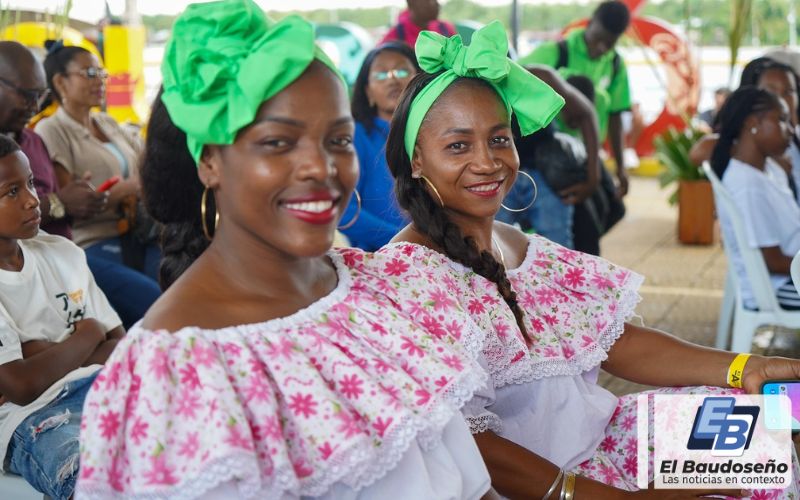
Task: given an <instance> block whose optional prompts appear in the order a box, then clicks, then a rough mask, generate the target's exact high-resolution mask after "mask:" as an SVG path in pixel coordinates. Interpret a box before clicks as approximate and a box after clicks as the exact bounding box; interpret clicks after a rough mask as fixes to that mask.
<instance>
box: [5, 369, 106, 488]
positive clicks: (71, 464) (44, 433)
mask: <svg viewBox="0 0 800 500" xmlns="http://www.w3.org/2000/svg"><path fill="white" fill-rule="evenodd" d="M96 376H97V373H94V374H93V375H90V376H88V377H85V378H82V379H79V380H74V381H72V382H70V383H68V384H67V385H66V386H64V388H63V389H62V390H61V392H60V393H59V394H58V396H57V397H56V398H55V399H54V400H53V401H51V402H50V404H48V405H47V406H45V407H44V408H42V409H41V410H39V411H37V412H35V413H33V414H31V415H29V416H28V418H26V419H25V420H23V421H22V423H21V424H19V426H18V427H17V428H16V430H15V431H14V434H13V436H11V442H10V443H9V445H8V452H7V454H6V460H7V463H8V471H9V472H12V473H14V474H19V475H20V476H22V477H23V478H25V480H26V481H28V483H29V484H30V485H31V486H33V487H34V488H35V489H36V490H37V491H40V492H42V493H44V494H45V495H47V496H49V497H51V498H54V499H67V498H69V497H70V496H72V493H73V492H74V491H75V481H76V480H77V478H78V464H79V456H80V455H79V451H80V450H79V443H78V438H79V437H80V431H81V415H82V414H83V401H84V400H85V399H86V394H87V393H88V392H89V388H90V387H91V386H92V382H94V379H95V377H96Z"/></svg>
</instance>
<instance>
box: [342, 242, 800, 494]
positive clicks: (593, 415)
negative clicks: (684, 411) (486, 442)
mask: <svg viewBox="0 0 800 500" xmlns="http://www.w3.org/2000/svg"><path fill="white" fill-rule="evenodd" d="M351 252H352V253H351V255H347V254H345V259H349V260H351V261H353V264H354V265H357V266H359V267H360V269H362V270H363V271H364V273H365V274H367V275H371V276H372V280H371V281H372V282H373V283H374V286H375V287H376V288H377V289H380V290H382V291H383V292H384V293H386V294H387V295H389V296H391V297H393V301H395V302H396V303H398V305H399V306H400V307H401V308H403V309H405V310H407V311H409V312H411V313H412V314H415V313H416V312H418V311H421V310H422V309H423V308H425V307H426V306H427V305H428V304H431V303H433V304H439V305H441V306H443V307H444V306H448V307H449V306H450V305H451V304H452V303H458V304H460V306H461V307H462V308H463V309H465V310H467V311H468V312H469V313H470V315H471V316H472V318H473V320H474V321H475V323H477V324H478V326H479V327H480V328H481V329H482V330H483V332H484V335H485V336H484V339H483V340H482V341H481V342H482V344H483V346H482V347H481V348H480V351H481V352H480V354H479V363H480V365H481V366H482V367H483V368H484V369H485V370H486V371H487V372H488V373H489V377H490V380H489V382H488V383H487V385H486V386H484V387H483V388H482V389H480V390H479V391H478V392H477V393H476V394H475V396H474V397H473V398H472V399H471V400H470V401H469V402H468V403H467V404H466V405H465V406H464V408H463V409H462V413H463V414H464V417H465V419H466V421H467V423H468V425H469V427H470V430H471V431H472V432H473V433H479V432H483V431H486V430H491V431H493V432H495V433H497V434H498V435H500V436H502V437H505V438H507V439H509V440H511V441H513V442H515V443H516V444H519V445H521V446H524V447H525V448H527V449H529V450H531V451H532V452H534V453H536V454H538V455H540V456H542V457H544V458H546V459H547V460H549V461H551V462H553V463H555V464H556V465H558V466H559V467H563V468H565V469H567V470H573V471H575V472H578V473H580V474H581V475H584V476H587V477H591V478H593V479H596V480H598V481H602V482H604V483H606V484H610V485H614V486H616V487H618V488H622V489H626V490H635V489H637V486H636V484H637V482H636V472H637V467H636V464H637V462H636V461H637V448H636V442H637V435H636V431H637V425H636V416H637V411H636V404H637V396H638V394H631V395H627V396H623V397H620V398H618V397H616V396H614V395H613V394H612V393H610V392H609V391H607V390H605V389H604V388H602V387H600V386H599V385H597V377H598V373H599V370H600V364H601V363H602V362H603V361H604V360H605V359H607V357H608V350H609V349H610V348H611V346H612V345H613V344H614V342H615V341H616V340H617V339H618V338H619V337H620V336H621V335H622V334H623V332H624V325H625V322H626V321H627V320H629V319H630V318H631V317H632V316H633V315H634V311H635V307H636V305H637V303H638V302H639V300H640V296H639V293H638V289H639V287H640V286H641V284H642V282H643V277H642V276H640V275H638V274H637V273H635V272H633V271H630V270H628V269H625V268H623V267H620V266H617V265H615V264H612V263H611V262H608V261H607V260H605V259H602V258H600V257H596V256H592V255H587V254H583V253H581V252H576V251H573V250H570V249H567V248H564V247H562V246H560V245H558V244H556V243H553V242H551V241H549V240H547V239H545V238H543V237H540V236H537V235H531V236H530V237H529V241H528V249H527V252H526V255H525V258H524V261H523V262H522V264H521V265H520V266H519V267H517V268H515V269H510V270H508V271H507V275H508V277H509V280H510V281H511V284H512V287H513V289H514V291H515V292H516V293H517V301H518V303H519V305H520V306H521V307H522V309H523V310H524V311H525V325H526V328H527V330H528V333H529V334H530V335H531V336H532V338H533V342H532V344H531V345H530V346H529V345H528V344H527V343H526V342H525V340H524V339H523V337H522V334H521V332H520V330H519V327H518V326H517V323H516V320H515V319H514V316H513V313H512V312H511V309H510V308H509V307H508V306H507V305H506V303H505V301H504V300H503V298H502V297H501V296H500V294H499V293H498V291H497V286H496V285H495V284H494V283H492V282H491V281H489V280H487V279H485V278H483V277H482V276H479V275H477V274H476V273H475V272H474V271H472V270H471V269H468V268H466V267H465V266H463V265H461V264H459V263H457V262H454V261H453V260H451V259H449V258H448V257H447V256H445V255H443V254H441V253H439V252H436V251H434V250H431V249H429V248H427V247H424V246H421V245H416V244H412V243H392V244H389V245H387V246H385V247H383V248H382V249H381V250H379V251H378V252H376V253H375V254H365V255H361V254H358V253H355V251H351ZM468 347H469V348H475V346H474V345H473V346H468ZM642 362H647V360H642ZM735 392H736V390H733V389H726V388H718V387H689V388H664V389H659V390H655V391H649V393H651V394H655V393H707V394H731V393H735ZM651 408H652V405H651ZM650 418H651V419H652V414H651V415H650ZM651 424H652V422H651ZM649 428H650V429H652V425H650V426H649ZM651 438H652V436H651ZM651 461H652V455H651ZM794 467H795V475H794V477H795V478H796V479H797V478H800V475H799V474H798V473H797V472H798V468H797V460H796V458H795V460H794ZM649 471H650V472H651V474H652V471H653V467H652V463H651V464H650V467H649ZM754 494H761V495H767V496H765V497H764V498H798V484H797V483H796V484H793V485H791V487H790V488H788V489H787V490H785V491H784V492H779V491H761V492H758V491H756V492H754Z"/></svg>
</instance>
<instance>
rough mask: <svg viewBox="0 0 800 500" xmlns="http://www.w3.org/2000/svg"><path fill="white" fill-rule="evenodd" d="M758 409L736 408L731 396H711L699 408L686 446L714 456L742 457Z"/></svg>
mask: <svg viewBox="0 0 800 500" xmlns="http://www.w3.org/2000/svg"><path fill="white" fill-rule="evenodd" d="M758 412H759V408H758V406H736V399H735V398H732V397H708V398H706V399H705V400H703V405H702V406H701V407H700V408H698V409H697V416H696V417H695V419H694V424H693V426H692V434H691V435H690V436H689V443H688V444H687V445H686V447H687V448H688V449H690V450H711V455H712V456H715V457H740V456H742V454H743V453H744V450H746V449H747V448H749V447H750V440H751V439H752V437H753V430H754V429H755V424H756V419H757V418H758Z"/></svg>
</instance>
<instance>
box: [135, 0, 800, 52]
mask: <svg viewBox="0 0 800 500" xmlns="http://www.w3.org/2000/svg"><path fill="white" fill-rule="evenodd" d="M440 1H441V3H442V19H447V20H450V21H461V20H472V21H477V22H479V23H483V24H486V23H488V22H490V21H492V20H495V19H499V20H500V21H501V22H503V23H504V24H506V27H508V23H509V18H510V12H511V11H510V9H511V7H510V3H511V0H509V1H508V4H505V5H481V4H480V3H479V1H480V0H440ZM790 1H794V2H797V0H756V1H752V0H649V1H648V2H647V3H646V4H645V5H644V7H643V8H642V10H641V15H643V16H652V17H657V18H659V19H663V20H665V21H667V22H669V23H672V24H675V25H677V26H681V27H682V28H683V29H684V30H685V31H686V32H687V33H688V34H689V35H690V38H691V39H692V41H693V42H695V43H698V44H701V45H722V46H726V45H728V44H729V35H730V33H731V26H732V24H731V22H732V21H737V23H736V24H737V26H738V27H737V36H741V38H740V41H741V44H743V45H749V44H752V43H754V42H759V41H760V43H761V44H762V45H783V44H785V43H786V41H787V40H789V25H788V23H787V21H786V18H787V16H788V14H789V2H790ZM598 3H599V1H591V2H588V3H586V2H580V3H579V2H578V1H577V0H575V1H573V2H570V3H559V4H542V3H536V2H532V1H529V2H526V3H522V4H521V6H520V12H521V20H520V29H521V30H522V31H527V32H534V33H542V32H552V31H558V30H560V29H561V28H563V27H564V26H565V25H566V24H568V23H569V22H571V21H574V20H576V19H580V18H585V17H588V16H590V15H591V13H592V11H593V10H594V8H595V7H596V6H597V4H598ZM740 3H751V4H752V5H751V10H750V14H749V15H746V16H743V15H742V14H734V12H736V11H737V7H736V4H740ZM332 4H335V2H332ZM338 4H339V5H342V4H346V2H338ZM394 12H397V9H396V8H395V9H392V8H389V7H383V8H373V9H347V8H341V9H320V10H313V11H305V12H300V11H298V12H294V13H295V14H300V15H301V16H303V17H304V18H306V19H308V20H310V21H312V22H317V23H331V22H340V21H347V22H351V23H354V24H357V25H359V26H362V27H363V28H366V29H368V30H376V29H379V28H385V27H388V26H389V25H391V24H392V23H394V21H395V19H394V17H393V13H394ZM269 14H270V16H271V17H274V18H276V19H280V18H283V17H285V16H287V15H288V14H290V13H289V12H270V13H269ZM734 16H735V17H734ZM142 20H143V22H144V24H145V26H146V27H147V28H148V29H149V30H151V31H159V30H164V29H169V28H170V27H171V26H172V23H173V21H174V20H175V16H163V15H160V16H143V17H142ZM741 21H744V22H741ZM754 34H755V35H756V36H755V37H754ZM753 38H755V40H753Z"/></svg>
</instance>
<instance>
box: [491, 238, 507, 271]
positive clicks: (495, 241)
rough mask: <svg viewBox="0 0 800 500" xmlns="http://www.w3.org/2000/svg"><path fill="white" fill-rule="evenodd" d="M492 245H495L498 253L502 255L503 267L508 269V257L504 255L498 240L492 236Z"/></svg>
mask: <svg viewBox="0 0 800 500" xmlns="http://www.w3.org/2000/svg"><path fill="white" fill-rule="evenodd" d="M492 243H494V246H495V247H497V253H499V254H500V263H501V264H503V267H506V257H505V255H503V249H502V248H500V244H499V243H497V239H496V238H495V237H494V235H492Z"/></svg>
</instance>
